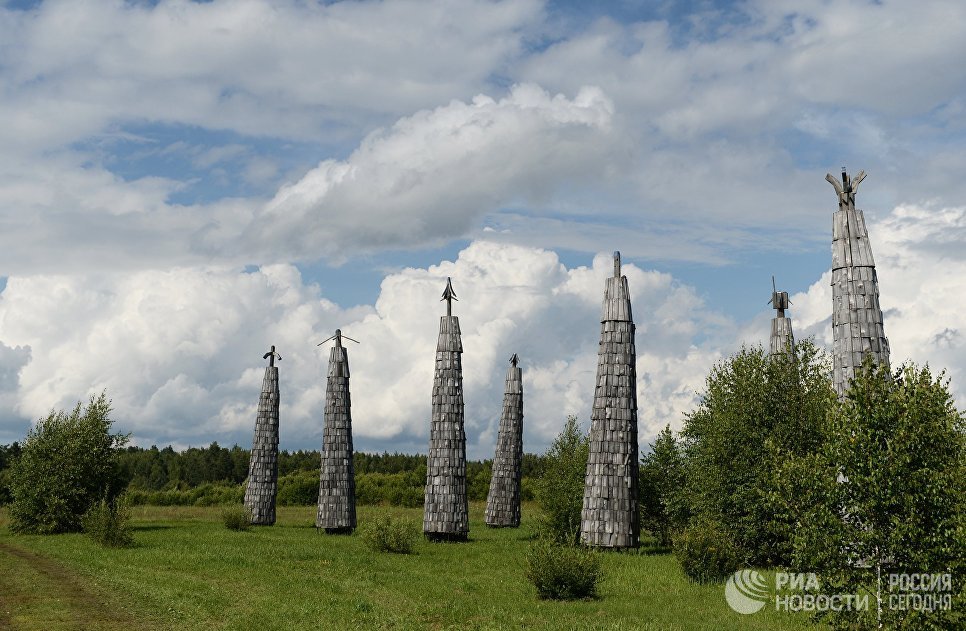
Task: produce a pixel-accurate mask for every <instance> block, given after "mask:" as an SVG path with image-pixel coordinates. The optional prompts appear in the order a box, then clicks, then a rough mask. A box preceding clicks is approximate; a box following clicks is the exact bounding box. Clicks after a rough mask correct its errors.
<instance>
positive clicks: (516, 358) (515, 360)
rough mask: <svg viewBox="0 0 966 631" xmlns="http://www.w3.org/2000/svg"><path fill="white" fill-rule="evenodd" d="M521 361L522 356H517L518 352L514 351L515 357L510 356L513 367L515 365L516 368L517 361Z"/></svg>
mask: <svg viewBox="0 0 966 631" xmlns="http://www.w3.org/2000/svg"><path fill="white" fill-rule="evenodd" d="M519 361H520V358H519V357H517V354H516V353H513V357H511V358H510V363H511V364H513V367H514V368H516V367H517V363H518V362H519Z"/></svg>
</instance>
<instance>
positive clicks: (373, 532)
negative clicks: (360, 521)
mask: <svg viewBox="0 0 966 631" xmlns="http://www.w3.org/2000/svg"><path fill="white" fill-rule="evenodd" d="M418 540H419V528H418V527H417V526H416V524H414V523H413V522H411V521H407V520H404V519H398V518H393V517H392V515H381V516H379V517H377V518H376V519H374V520H373V521H372V522H370V523H369V524H367V525H365V526H363V528H362V541H363V543H365V544H366V547H368V548H369V549H370V550H372V551H374V552H395V553H397V554H410V553H412V552H413V550H415V548H416V542H417V541H418Z"/></svg>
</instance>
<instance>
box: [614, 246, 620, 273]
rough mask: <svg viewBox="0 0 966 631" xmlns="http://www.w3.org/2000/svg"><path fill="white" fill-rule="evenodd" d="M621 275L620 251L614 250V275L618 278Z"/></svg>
mask: <svg viewBox="0 0 966 631" xmlns="http://www.w3.org/2000/svg"><path fill="white" fill-rule="evenodd" d="M620 275H621V253H620V251H618V250H614V277H615V278H620Z"/></svg>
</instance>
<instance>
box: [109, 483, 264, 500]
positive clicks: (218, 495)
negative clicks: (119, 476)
mask: <svg viewBox="0 0 966 631" xmlns="http://www.w3.org/2000/svg"><path fill="white" fill-rule="evenodd" d="M126 497H127V502H128V504H130V505H131V506H138V505H143V504H147V505H150V506H229V505H232V504H240V503H241V502H242V500H243V499H244V497H245V487H244V486H241V485H238V484H228V483H224V482H222V483H211V482H205V483H204V484H199V485H198V486H196V487H194V488H193V489H191V488H173V489H167V490H164V491H145V490H143V489H129V490H128V491H127V493H126Z"/></svg>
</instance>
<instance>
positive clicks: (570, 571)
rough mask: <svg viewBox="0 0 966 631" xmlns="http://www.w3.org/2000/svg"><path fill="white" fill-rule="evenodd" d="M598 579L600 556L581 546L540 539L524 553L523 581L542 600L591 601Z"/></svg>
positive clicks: (595, 591) (599, 575)
mask: <svg viewBox="0 0 966 631" xmlns="http://www.w3.org/2000/svg"><path fill="white" fill-rule="evenodd" d="M600 577H601V569H600V554H599V553H597V552H593V551H592V550H590V549H588V548H585V547H583V546H568V545H560V544H558V543H554V542H553V541H551V540H548V539H542V540H539V541H537V542H536V543H534V544H533V545H531V546H530V550H529V552H528V553H527V578H528V579H529V580H530V582H531V583H533V585H534V586H535V587H536V588H537V595H538V596H539V597H540V598H543V599H551V600H576V599H579V598H593V597H595V596H596V595H597V583H598V582H599V581H600Z"/></svg>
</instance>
